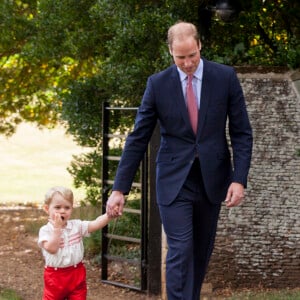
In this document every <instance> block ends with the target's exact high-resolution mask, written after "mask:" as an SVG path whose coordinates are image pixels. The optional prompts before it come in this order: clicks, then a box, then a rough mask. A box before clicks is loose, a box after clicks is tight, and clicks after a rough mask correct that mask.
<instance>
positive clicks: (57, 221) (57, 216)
mask: <svg viewBox="0 0 300 300" xmlns="http://www.w3.org/2000/svg"><path fill="white" fill-rule="evenodd" d="M49 222H50V223H51V224H52V225H53V227H54V228H59V229H62V228H63V225H64V221H63V219H62V218H61V215H60V214H59V213H56V214H55V215H54V220H53V219H51V218H49Z"/></svg>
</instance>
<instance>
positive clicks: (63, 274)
mask: <svg viewBox="0 0 300 300" xmlns="http://www.w3.org/2000/svg"><path fill="white" fill-rule="evenodd" d="M86 295H87V287H86V270H85V266H84V265H83V263H82V262H81V263H79V264H78V265H75V266H71V267H66V268H53V267H47V266H46V267H45V271H44V294H43V300H65V299H68V300H86Z"/></svg>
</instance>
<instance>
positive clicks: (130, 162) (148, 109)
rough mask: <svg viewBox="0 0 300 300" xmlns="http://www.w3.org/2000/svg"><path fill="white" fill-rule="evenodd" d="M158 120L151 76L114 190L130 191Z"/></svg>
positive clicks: (119, 167)
mask: <svg viewBox="0 0 300 300" xmlns="http://www.w3.org/2000/svg"><path fill="white" fill-rule="evenodd" d="M156 122H157V114H156V110H155V105H154V92H153V86H152V83H151V78H149V79H148V81H147V86H146V90H145V93H144V96H143V99H142V103H141V106H140V107H139V109H138V111H137V115H136V119H135V125H134V129H133V132H132V133H130V134H129V135H128V137H127V139H126V143H125V147H124V150H123V153H122V156H121V160H120V162H119V165H118V169H117V173H116V177H115V180H114V185H113V190H118V191H121V192H123V193H124V194H128V193H129V191H130V189H131V185H132V182H133V180H134V176H135V174H136V171H137V169H138V167H139V164H140V162H141V160H142V158H143V156H144V154H145V152H146V150H147V146H148V143H149V141H150V139H151V136H152V133H153V130H154V128H155V126H156Z"/></svg>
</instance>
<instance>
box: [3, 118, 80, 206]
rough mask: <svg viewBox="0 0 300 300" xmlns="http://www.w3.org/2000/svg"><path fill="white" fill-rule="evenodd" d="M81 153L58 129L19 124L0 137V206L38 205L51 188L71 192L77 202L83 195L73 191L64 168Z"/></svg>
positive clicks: (76, 190)
mask: <svg viewBox="0 0 300 300" xmlns="http://www.w3.org/2000/svg"><path fill="white" fill-rule="evenodd" d="M83 151H84V149H83V148H82V147H79V146H77V145H76V143H75V142H74V141H73V140H72V137H70V136H67V135H66V134H65V131H64V129H62V128H55V129H51V130H46V129H43V130H39V129H38V128H36V127H34V126H32V125H28V124H21V125H20V126H19V128H18V130H17V132H16V134H14V135H13V136H12V137H9V138H6V137H5V136H1V135H0V157H1V164H0V204H4V205H7V204H28V203H42V201H43V199H44V194H45V193H46V191H47V190H48V189H49V188H50V187H51V186H54V185H65V186H68V187H70V188H72V189H73V191H74V195H75V198H76V200H78V201H80V200H81V198H82V197H83V196H84V193H83V191H82V190H78V189H75V188H74V187H73V184H72V177H71V175H70V174H69V173H68V171H67V167H68V166H69V164H70V162H71V160H72V156H73V155H76V154H79V153H82V152H83Z"/></svg>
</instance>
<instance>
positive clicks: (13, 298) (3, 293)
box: [0, 289, 22, 300]
mask: <svg viewBox="0 0 300 300" xmlns="http://www.w3.org/2000/svg"><path fill="white" fill-rule="evenodd" d="M0 300H22V298H21V297H20V296H18V294H17V293H16V292H15V291H13V290H11V289H3V290H2V289H0Z"/></svg>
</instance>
